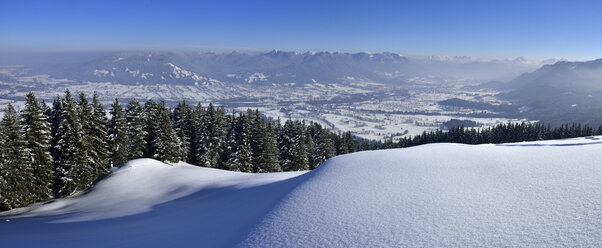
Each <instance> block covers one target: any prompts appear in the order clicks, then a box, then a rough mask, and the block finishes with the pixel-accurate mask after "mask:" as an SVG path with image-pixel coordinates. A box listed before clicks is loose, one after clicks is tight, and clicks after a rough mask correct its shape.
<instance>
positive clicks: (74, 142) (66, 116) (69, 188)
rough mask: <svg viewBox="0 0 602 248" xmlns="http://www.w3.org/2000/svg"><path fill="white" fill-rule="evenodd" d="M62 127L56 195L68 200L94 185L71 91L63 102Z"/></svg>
mask: <svg viewBox="0 0 602 248" xmlns="http://www.w3.org/2000/svg"><path fill="white" fill-rule="evenodd" d="M61 106H62V107H61V112H60V116H59V117H58V119H59V120H60V123H59V125H58V130H57V132H56V137H55V139H56V146H57V157H56V158H54V159H55V173H56V176H57V181H56V183H55V190H56V191H55V193H56V195H59V196H68V195H71V194H73V193H75V192H78V191H83V190H86V189H87V188H88V187H89V186H90V183H91V182H92V180H91V178H92V174H91V171H90V170H88V168H87V160H88V159H87V157H86V153H85V148H84V143H83V142H82V136H83V134H82V125H81V122H80V121H81V120H80V117H79V114H78V110H77V106H76V104H75V102H74V100H73V97H72V96H71V92H70V91H69V90H65V96H64V97H63V99H62V102H61Z"/></svg>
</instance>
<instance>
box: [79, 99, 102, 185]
mask: <svg viewBox="0 0 602 248" xmlns="http://www.w3.org/2000/svg"><path fill="white" fill-rule="evenodd" d="M77 105H78V106H77V109H78V116H79V123H80V125H81V128H82V129H81V136H80V143H81V147H82V153H83V156H84V158H85V160H84V161H85V162H84V163H83V164H80V165H78V166H79V167H81V169H82V171H84V173H85V174H86V175H89V176H86V177H85V178H82V179H81V180H82V182H81V183H82V184H83V185H92V183H93V182H94V180H96V179H97V178H98V177H99V175H98V173H97V171H96V168H95V167H96V162H97V161H95V159H96V156H95V155H92V146H93V134H92V132H93V129H94V127H93V123H92V114H93V110H92V106H90V103H89V102H88V99H86V95H85V94H84V92H80V93H79V101H78V103H77Z"/></svg>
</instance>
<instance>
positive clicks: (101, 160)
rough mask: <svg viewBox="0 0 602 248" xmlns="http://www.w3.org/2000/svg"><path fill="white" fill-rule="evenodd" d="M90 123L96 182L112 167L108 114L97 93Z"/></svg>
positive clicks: (91, 152) (94, 96) (91, 151)
mask: <svg viewBox="0 0 602 248" xmlns="http://www.w3.org/2000/svg"><path fill="white" fill-rule="evenodd" d="M90 123H91V125H90V130H89V131H88V132H89V134H88V139H89V140H90V143H91V145H90V153H89V156H90V159H91V161H93V163H92V168H93V169H94V174H95V175H96V178H95V179H94V180H96V179H98V178H100V177H102V176H104V175H105V174H106V173H107V172H108V169H109V167H110V160H109V156H110V153H109V144H108V135H109V134H108V130H107V114H106V112H105V110H104V109H103V107H102V103H101V102H100V100H99V99H98V94H96V92H94V95H93V96H92V116H91V119H90Z"/></svg>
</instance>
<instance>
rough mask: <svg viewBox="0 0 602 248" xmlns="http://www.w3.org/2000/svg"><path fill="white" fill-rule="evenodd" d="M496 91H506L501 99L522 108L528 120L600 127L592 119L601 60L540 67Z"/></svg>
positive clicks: (601, 102) (601, 83)
mask: <svg viewBox="0 0 602 248" xmlns="http://www.w3.org/2000/svg"><path fill="white" fill-rule="evenodd" d="M489 86H492V84H490V85H489ZM496 87H497V88H499V89H502V90H504V91H506V92H505V93H502V94H500V96H501V97H503V98H505V99H507V100H510V101H511V102H514V103H515V104H518V105H523V106H524V107H523V110H524V112H526V113H527V114H528V116H529V117H531V118H534V119H540V120H544V121H548V122H553V123H560V122H575V121H579V122H583V123H592V124H594V123H595V124H599V123H602V118H598V117H594V116H596V115H593V114H594V113H595V114H597V113H600V112H602V107H601V106H602V97H601V96H602V94H600V93H602V59H598V60H592V61H585V62H567V61H561V62H557V63H554V64H551V65H544V66H542V67H541V68H540V69H538V70H535V71H533V72H529V73H524V74H522V75H520V76H519V77H517V78H515V79H514V80H511V81H510V82H508V83H504V84H497V86H496Z"/></svg>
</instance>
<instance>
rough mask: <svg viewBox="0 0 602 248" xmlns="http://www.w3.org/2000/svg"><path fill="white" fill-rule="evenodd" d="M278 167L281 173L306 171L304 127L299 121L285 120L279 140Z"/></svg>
mask: <svg viewBox="0 0 602 248" xmlns="http://www.w3.org/2000/svg"><path fill="white" fill-rule="evenodd" d="M279 147H280V165H281V167H282V170H283V171H297V170H307V169H309V165H308V162H307V152H306V150H305V130H304V125H303V124H302V123H301V122H299V121H294V122H293V121H292V120H290V119H289V120H287V121H286V122H285V123H284V126H283V128H282V132H281V134H280V139H279Z"/></svg>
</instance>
